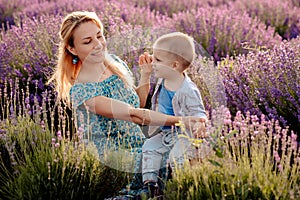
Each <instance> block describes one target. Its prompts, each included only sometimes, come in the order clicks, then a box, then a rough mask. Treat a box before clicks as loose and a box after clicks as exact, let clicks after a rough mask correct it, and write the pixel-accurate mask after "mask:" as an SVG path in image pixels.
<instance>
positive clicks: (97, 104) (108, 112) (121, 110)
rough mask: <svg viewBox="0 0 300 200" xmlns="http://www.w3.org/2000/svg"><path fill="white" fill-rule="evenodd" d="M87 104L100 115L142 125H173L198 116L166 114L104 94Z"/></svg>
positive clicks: (88, 101) (89, 108)
mask: <svg viewBox="0 0 300 200" xmlns="http://www.w3.org/2000/svg"><path fill="white" fill-rule="evenodd" d="M85 106H86V107H87V109H88V110H89V111H91V112H94V113H96V114H98V115H101V116H104V117H107V118H114V119H119V120H125V121H130V122H134V123H137V124H142V125H157V126H163V125H167V126H171V125H175V124H176V123H178V122H179V121H180V120H183V121H184V120H195V119H196V117H194V118H195V119H192V118H191V119H188V118H186V117H177V116H171V115H165V114H162V113H160V112H156V111H152V110H148V109H141V108H134V107H132V106H131V105H129V104H127V103H124V102H122V101H119V100H115V99H111V98H108V97H104V96H97V97H93V98H91V99H89V100H87V101H86V102H85ZM197 119H198V118H197Z"/></svg>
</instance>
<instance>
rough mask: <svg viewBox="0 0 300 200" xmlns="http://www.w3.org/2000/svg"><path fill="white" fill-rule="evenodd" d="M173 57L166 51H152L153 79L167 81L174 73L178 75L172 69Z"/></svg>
mask: <svg viewBox="0 0 300 200" xmlns="http://www.w3.org/2000/svg"><path fill="white" fill-rule="evenodd" d="M175 61H176V60H175V56H174V55H173V54H170V53H168V52H166V51H163V50H159V49H155V48H154V49H153V56H152V66H153V71H154V73H155V77H157V78H164V79H168V78H169V77H172V76H173V75H174V73H178V72H177V71H176V70H175V68H174V63H175Z"/></svg>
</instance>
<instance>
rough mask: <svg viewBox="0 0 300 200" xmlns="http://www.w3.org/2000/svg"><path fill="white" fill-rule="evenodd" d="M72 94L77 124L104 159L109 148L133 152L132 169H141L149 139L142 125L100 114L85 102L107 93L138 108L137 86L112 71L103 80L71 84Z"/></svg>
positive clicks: (108, 95)
mask: <svg viewBox="0 0 300 200" xmlns="http://www.w3.org/2000/svg"><path fill="white" fill-rule="evenodd" d="M117 61H119V60H117ZM119 62H120V61H119ZM123 65H124V64H123ZM126 67H127V66H126ZM70 96H71V102H72V107H73V109H74V110H75V113H76V119H77V125H78V127H82V128H83V129H84V139H88V140H89V142H92V143H93V144H94V145H95V146H96V149H97V150H98V154H99V157H100V161H101V159H102V158H103V157H104V156H105V150H107V149H110V150H112V151H116V152H118V151H120V152H125V153H130V154H131V155H134V168H131V170H134V171H132V172H134V173H137V172H140V171H139V170H140V166H141V165H140V162H141V160H140V158H141V153H142V145H143V142H144V140H145V137H144V135H143V133H142V130H141V128H140V126H139V125H137V124H135V123H132V122H127V121H123V120H118V119H113V118H106V117H104V116H101V115H97V114H95V113H93V112H89V111H87V109H86V108H85V106H84V102H85V101H87V100H89V99H91V98H93V97H96V96H104V97H108V98H112V99H116V100H119V101H123V102H125V103H127V104H130V105H132V106H133V107H136V108H137V107H139V97H138V95H137V93H136V91H135V90H134V89H133V88H127V87H126V86H125V84H124V83H123V81H122V80H121V79H120V78H119V77H118V76H117V75H112V76H110V77H109V78H107V79H105V80H104V81H102V82H89V83H75V84H74V85H73V86H72V87H71V90H70ZM116 109H118V108H116Z"/></svg>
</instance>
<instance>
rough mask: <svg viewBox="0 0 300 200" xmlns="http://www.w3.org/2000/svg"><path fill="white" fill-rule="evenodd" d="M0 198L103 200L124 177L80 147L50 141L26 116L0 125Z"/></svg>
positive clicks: (50, 136)
mask: <svg viewBox="0 0 300 200" xmlns="http://www.w3.org/2000/svg"><path fill="white" fill-rule="evenodd" d="M1 130H2V131H1V132H3V134H1V140H0V144H1V157H0V159H1V166H0V171H1V173H0V174H1V175H0V183H1V184H0V185H1V186H0V193H1V197H2V198H3V199H103V198H105V197H108V196H112V195H114V193H115V192H116V191H118V190H120V189H121V188H122V186H124V184H126V183H127V174H126V173H124V172H121V171H117V170H114V169H111V168H109V167H107V166H105V165H103V164H101V163H100V162H99V161H98V160H96V158H95V157H94V156H92V155H91V154H90V153H89V152H88V151H85V149H84V148H83V144H81V143H80V142H78V141H76V140H75V139H74V141H73V140H72V141H70V140H68V139H65V138H64V137H61V136H59V135H58V136H57V138H55V137H53V134H51V132H50V131H49V130H48V129H46V128H45V127H43V126H41V125H39V124H37V123H35V122H34V121H33V120H32V119H30V118H27V117H24V118H23V117H18V118H16V119H14V120H11V121H10V120H6V121H3V122H1Z"/></svg>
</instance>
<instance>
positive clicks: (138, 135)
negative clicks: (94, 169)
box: [50, 11, 198, 173]
mask: <svg viewBox="0 0 300 200" xmlns="http://www.w3.org/2000/svg"><path fill="white" fill-rule="evenodd" d="M103 31H104V30H103V25H102V23H101V21H100V19H99V18H98V16H97V15H96V13H94V12H87V11H76V12H73V13H70V14H68V15H67V16H66V17H65V18H64V19H63V21H62V24H61V28H60V39H61V42H60V46H59V52H58V61H57V67H56V69H55V71H54V74H53V76H52V78H51V79H50V81H53V82H54V84H55V89H56V91H57V93H58V97H59V98H60V99H61V100H62V101H64V102H65V103H66V104H68V105H69V106H71V107H72V109H73V110H74V115H76V125H77V128H79V127H81V128H83V129H84V138H86V139H87V140H88V141H89V142H91V143H93V144H94V145H95V146H96V148H97V151H98V154H99V158H100V160H103V159H104V156H105V149H106V148H111V149H113V150H116V151H117V150H119V149H120V148H121V147H122V150H124V149H125V150H126V151H128V152H130V153H133V154H134V155H135V161H134V162H135V163H134V167H133V168H132V169H133V172H134V173H138V172H139V168H140V160H141V159H140V156H141V152H142V145H143V142H144V139H145V137H144V135H143V133H142V131H141V128H140V126H139V125H138V124H137V123H139V124H153V125H174V124H175V123H177V122H179V121H180V120H183V121H184V122H185V123H188V122H189V121H190V120H198V118H180V117H175V116H168V115H164V114H161V113H159V112H154V111H150V110H148V109H141V108H139V107H141V106H144V105H145V102H146V98H147V95H148V92H149V89H150V80H149V78H150V74H151V71H152V68H151V65H144V66H142V68H141V80H140V83H139V86H138V87H135V86H134V85H133V77H132V73H131V71H130V70H129V68H128V67H127V65H126V64H125V62H123V61H122V60H121V59H119V58H118V57H117V56H115V55H111V54H109V53H108V52H107V49H106V40H105V37H104V35H103Z"/></svg>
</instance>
